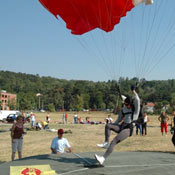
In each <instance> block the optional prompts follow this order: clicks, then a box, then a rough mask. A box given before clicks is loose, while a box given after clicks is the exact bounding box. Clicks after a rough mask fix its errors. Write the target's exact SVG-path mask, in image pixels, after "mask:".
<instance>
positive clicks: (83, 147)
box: [0, 112, 175, 162]
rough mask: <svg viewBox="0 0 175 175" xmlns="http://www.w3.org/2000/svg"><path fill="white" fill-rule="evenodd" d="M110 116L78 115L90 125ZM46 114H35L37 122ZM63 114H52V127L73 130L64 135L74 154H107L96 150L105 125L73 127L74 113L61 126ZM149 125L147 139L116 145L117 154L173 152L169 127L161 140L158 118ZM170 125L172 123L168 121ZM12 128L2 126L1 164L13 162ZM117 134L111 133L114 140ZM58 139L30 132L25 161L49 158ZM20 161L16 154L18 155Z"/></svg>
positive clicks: (136, 139) (24, 151)
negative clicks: (89, 121)
mask: <svg viewBox="0 0 175 175" xmlns="http://www.w3.org/2000/svg"><path fill="white" fill-rule="evenodd" d="M107 114H108V113H107V112H79V113H78V116H79V117H82V119H83V120H84V121H85V117H90V120H91V121H96V122H97V121H101V122H104V120H105V118H106V117H107ZM46 115H47V113H36V120H37V121H39V122H40V121H45V120H46ZM62 115H63V113H62V112H59V113H58V112H57V113H50V118H51V121H50V123H49V127H50V129H56V130H57V129H58V128H63V129H64V130H65V131H68V130H71V131H72V133H67V134H64V137H65V138H67V139H68V140H69V143H70V144H71V147H72V149H73V151H74V152H104V151H105V150H104V149H102V148H98V147H97V146H96V144H97V143H103V142H104V127H105V125H104V124H98V125H91V124H73V116H74V113H73V112H68V123H67V124H62ZM111 117H112V118H113V119H114V120H115V119H116V118H117V116H116V115H114V114H111ZM149 118H150V122H149V123H148V128H147V129H148V134H147V135H146V136H140V135H138V136H136V134H135V130H134V135H133V136H132V137H129V138H128V139H126V140H125V141H123V142H122V143H120V144H118V145H116V147H115V151H117V152H127V151H161V152H174V151H175V148H174V146H173V144H172V142H171V137H172V135H171V133H170V127H168V135H167V136H165V135H164V136H162V134H161V132H160V123H159V121H158V119H157V118H158V116H155V115H153V116H149ZM168 122H169V123H170V121H168ZM11 126H12V124H6V123H5V124H4V123H0V131H7V132H0V140H1V144H0V161H2V162H4V161H10V160H11V138H10V132H9V131H8V130H9V129H10V128H11ZM25 128H30V124H29V123H26V124H25ZM115 135H116V134H115V133H114V132H112V134H111V139H112V138H113V137H114V136H115ZM56 136H57V132H49V131H46V130H41V131H27V135H25V136H24V143H23V157H28V156H33V155H41V154H50V144H51V141H52V139H53V138H54V137H56ZM16 158H17V154H16Z"/></svg>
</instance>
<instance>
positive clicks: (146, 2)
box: [145, 0, 154, 5]
mask: <svg viewBox="0 0 175 175" xmlns="http://www.w3.org/2000/svg"><path fill="white" fill-rule="evenodd" d="M153 2H154V0H146V1H145V5H150V4H153Z"/></svg>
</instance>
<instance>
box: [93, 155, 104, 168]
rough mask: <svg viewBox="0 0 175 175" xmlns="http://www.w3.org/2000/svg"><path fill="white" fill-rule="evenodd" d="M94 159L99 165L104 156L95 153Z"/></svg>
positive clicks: (102, 161) (101, 163)
mask: <svg viewBox="0 0 175 175" xmlns="http://www.w3.org/2000/svg"><path fill="white" fill-rule="evenodd" d="M95 159H96V160H97V161H98V163H99V164H100V165H103V163H104V161H105V158H104V157H103V156H98V155H97V154H95Z"/></svg>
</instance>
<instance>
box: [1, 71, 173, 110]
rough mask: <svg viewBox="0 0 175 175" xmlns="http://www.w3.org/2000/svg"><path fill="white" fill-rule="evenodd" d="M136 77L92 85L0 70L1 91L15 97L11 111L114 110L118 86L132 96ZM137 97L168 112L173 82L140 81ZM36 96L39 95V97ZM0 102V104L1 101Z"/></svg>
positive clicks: (122, 91)
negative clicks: (132, 87) (15, 100)
mask: <svg viewBox="0 0 175 175" xmlns="http://www.w3.org/2000/svg"><path fill="white" fill-rule="evenodd" d="M138 82H139V80H138V79H137V78H132V79H128V78H122V77H121V78H120V79H119V80H118V81H107V82H100V81H99V82H93V81H84V80H69V81H68V80H64V79H58V78H53V77H49V76H48V77H44V76H43V77H41V76H39V75H31V74H25V73H15V72H10V71H0V90H6V91H7V92H10V93H16V94H17V103H16V106H12V107H11V108H12V109H19V110H37V109H39V108H40V109H41V108H42V109H45V110H49V111H55V110H56V111H58V110H60V109H64V110H77V111H80V110H82V109H92V110H105V109H115V108H116V107H117V106H120V105H121V101H120V100H119V97H118V93H117V92H118V91H117V89H118V86H119V87H120V91H121V93H122V94H124V95H131V91H130V86H131V85H135V84H136V83H138ZM138 92H139V96H140V97H141V99H142V100H143V101H144V102H153V103H155V104H156V105H155V108H156V110H157V111H160V110H161V108H162V107H163V106H165V105H167V104H169V105H170V108H169V112H171V110H172V109H173V108H174V107H175V80H174V79H172V80H152V81H147V80H145V79H142V80H140V83H139V89H138ZM36 94H40V96H39V97H38V96H37V95H36ZM0 103H1V102H0Z"/></svg>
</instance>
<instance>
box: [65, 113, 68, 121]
mask: <svg viewBox="0 0 175 175" xmlns="http://www.w3.org/2000/svg"><path fill="white" fill-rule="evenodd" d="M67 119H68V114H67V113H66V114H65V123H66V124H67Z"/></svg>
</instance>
